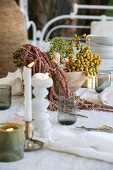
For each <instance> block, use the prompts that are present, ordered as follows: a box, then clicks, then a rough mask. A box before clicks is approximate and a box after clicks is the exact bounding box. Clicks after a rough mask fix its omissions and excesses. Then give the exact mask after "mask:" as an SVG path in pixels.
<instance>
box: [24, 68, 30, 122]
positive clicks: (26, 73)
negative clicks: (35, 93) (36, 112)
mask: <svg viewBox="0 0 113 170" xmlns="http://www.w3.org/2000/svg"><path fill="white" fill-rule="evenodd" d="M31 67H32V65H31ZM23 71H24V75H23V76H24V98H25V101H24V104H25V111H24V112H25V113H24V118H25V121H27V122H30V121H32V90H31V68H30V67H26V66H24V70H23Z"/></svg>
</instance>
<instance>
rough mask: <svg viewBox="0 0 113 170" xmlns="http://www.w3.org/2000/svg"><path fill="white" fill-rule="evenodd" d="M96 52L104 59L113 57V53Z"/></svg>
mask: <svg viewBox="0 0 113 170" xmlns="http://www.w3.org/2000/svg"><path fill="white" fill-rule="evenodd" d="M95 53H96V55H98V56H100V57H101V58H102V59H113V53H97V52H95ZM112 62H113V61H112Z"/></svg>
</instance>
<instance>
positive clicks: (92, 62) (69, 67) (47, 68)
mask: <svg viewBox="0 0 113 170" xmlns="http://www.w3.org/2000/svg"><path fill="white" fill-rule="evenodd" d="M81 39H84V40H87V41H89V40H88V39H87V38H86V34H83V35H82V36H77V35H76V34H75V35H74V37H73V38H72V39H71V40H69V41H66V40H64V39H63V38H54V39H52V40H50V44H51V48H50V49H49V50H48V51H47V52H45V53H44V52H42V51H41V50H40V49H39V48H37V47H35V46H33V45H31V44H25V45H23V47H20V48H18V49H17V50H16V51H15V52H14V54H13V58H14V63H15V66H17V67H23V66H27V65H28V64H30V63H32V62H34V65H33V67H32V74H35V73H38V72H39V73H46V72H48V73H49V75H50V76H51V77H52V79H53V86H52V87H51V88H50V89H49V94H48V99H49V101H50V106H49V107H50V109H52V110H54V109H56V108H57V100H58V89H59V88H60V89H61V90H62V91H63V92H64V94H65V96H66V97H69V96H70V95H71V87H72V88H73V87H75V88H74V90H77V89H78V88H79V87H81V85H82V84H83V83H84V81H85V80H86V77H87V76H89V75H90V76H95V75H97V74H98V70H99V65H100V63H101V61H102V60H101V58H100V57H99V56H97V55H96V54H92V53H91V50H90V46H88V45H86V44H85V45H82V44H81V43H80V40H81ZM75 49H76V50H77V52H76V54H75V52H74V51H75ZM73 73H74V75H72V74H73ZM77 74H79V75H77ZM70 75H71V76H70ZM82 76H83V77H84V78H83V77H82ZM79 82H80V83H79ZM77 83H78V84H77Z"/></svg>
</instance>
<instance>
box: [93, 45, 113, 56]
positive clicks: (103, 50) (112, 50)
mask: <svg viewBox="0 0 113 170" xmlns="http://www.w3.org/2000/svg"><path fill="white" fill-rule="evenodd" d="M90 48H91V51H92V52H93V53H106V54H108V53H113V47H111V48H102V47H94V46H90Z"/></svg>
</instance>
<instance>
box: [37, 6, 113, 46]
mask: <svg viewBox="0 0 113 170" xmlns="http://www.w3.org/2000/svg"><path fill="white" fill-rule="evenodd" d="M79 9H86V10H89V9H95V10H96V9H100V10H113V6H104V5H80V4H74V5H73V12H72V13H70V14H67V15H61V16H57V17H55V18H53V19H51V20H50V21H49V22H47V23H46V24H45V26H44V27H43V29H42V32H41V36H40V40H39V43H40V44H42V43H43V41H44V40H48V39H49V38H50V35H51V34H52V33H53V31H55V30H57V29H61V28H78V29H83V28H85V29H91V25H87V26H84V25H57V26H55V27H53V28H51V29H50V30H49V32H48V33H47V30H48V28H49V27H50V26H51V25H52V24H53V23H54V22H56V21H59V20H64V19H71V20H75V19H77V20H78V19H83V20H84V19H85V20H93V21H113V16H106V15H99V16H94V15H90V16H89V15H78V14H77V13H78V10H79ZM46 33H47V34H46Z"/></svg>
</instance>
